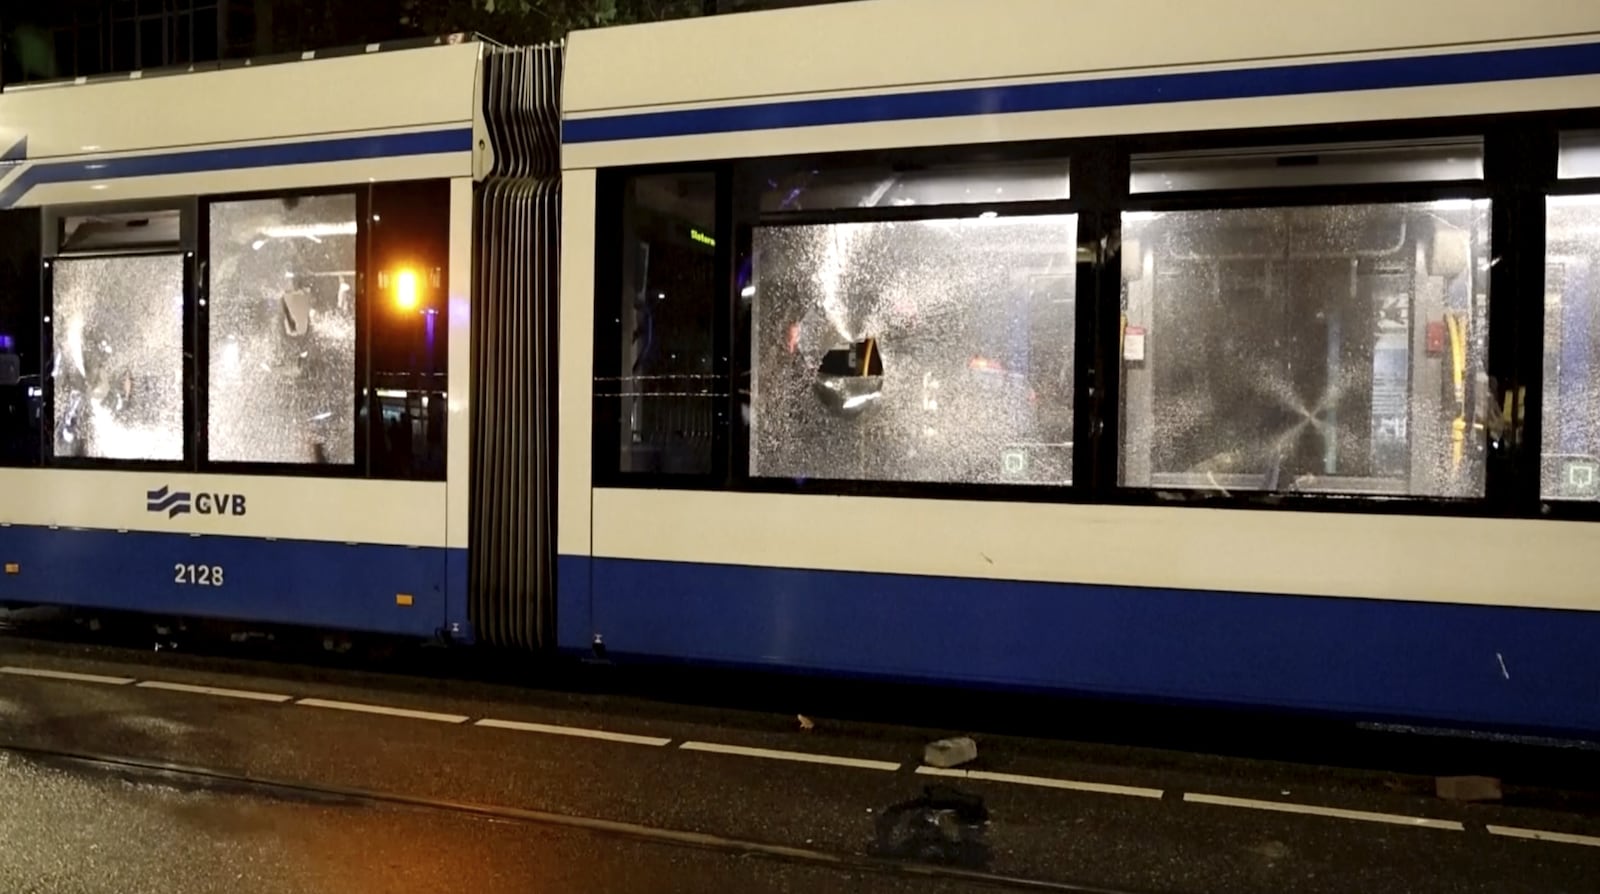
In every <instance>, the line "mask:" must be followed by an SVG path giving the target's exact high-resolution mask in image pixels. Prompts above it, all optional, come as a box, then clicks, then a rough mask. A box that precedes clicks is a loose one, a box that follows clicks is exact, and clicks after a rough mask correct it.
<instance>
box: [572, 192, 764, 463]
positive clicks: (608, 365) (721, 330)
mask: <svg viewBox="0 0 1600 894" xmlns="http://www.w3.org/2000/svg"><path fill="white" fill-rule="evenodd" d="M732 171H733V166H732V165H731V164H730V163H728V162H688V163H681V164H664V165H647V166H639V167H629V168H608V169H603V170H601V171H599V172H597V176H596V179H595V194H596V202H595V243H594V244H595V249H594V251H595V253H594V272H595V277H594V283H595V287H594V321H595V322H594V326H593V332H592V333H591V335H592V338H593V342H592V343H591V350H592V351H593V363H592V364H591V367H592V368H591V370H590V380H589V384H590V414H591V415H590V427H589V428H590V476H591V479H592V481H593V485H594V486H595V487H636V488H647V489H651V490H725V489H727V488H726V483H727V482H728V480H729V477H730V469H731V467H732V464H733V457H732V453H731V449H730V440H729V438H730V431H729V429H730V420H731V418H732V414H734V413H736V412H737V409H738V395H737V393H736V392H735V391H734V389H732V388H730V387H729V383H730V381H731V373H730V366H731V363H730V356H731V352H730V350H729V346H730V344H731V341H732V317H733V314H734V313H735V312H736V311H737V304H736V302H735V300H734V286H733V273H732V271H731V267H732V264H731V263H730V258H731V257H732V248H731V242H732V240H733V229H732V226H731V214H730V213H729V212H730V209H731V207H732V202H733V198H732V189H733V177H732ZM671 175H704V176H710V177H711V178H712V182H713V184H714V187H713V188H714V197H713V202H714V207H715V209H716V211H715V214H716V221H715V223H714V225H713V226H712V233H711V236H712V238H713V239H714V240H715V241H716V245H714V246H713V252H712V282H713V283H714V286H713V289H712V296H711V307H712V331H711V350H712V371H711V375H712V380H711V381H712V389H713V394H714V409H713V411H712V446H711V469H710V470H709V471H707V472H703V473H682V474H680V473H673V472H633V471H624V470H623V469H622V468H621V465H622V462H621V455H620V454H619V453H618V445H619V444H621V442H622V428H621V426H620V424H618V423H617V420H616V418H615V416H616V414H615V412H614V411H613V408H612V402H614V401H616V400H617V399H618V396H617V395H615V394H607V393H604V392H603V391H602V390H601V389H600V388H598V387H596V386H597V385H598V383H599V382H600V381H603V380H612V379H614V378H615V377H617V376H618V375H619V374H620V373H619V371H620V370H621V368H622V351H621V345H622V324H621V322H620V317H619V316H617V301H619V300H620V297H621V295H622V276H623V265H622V264H621V263H620V258H621V255H620V252H621V251H622V244H623V239H624V238H625V236H626V234H625V232H624V230H623V202H624V190H625V188H626V187H627V184H628V183H629V182H630V181H632V180H634V179H637V178H643V177H652V176H671ZM610 319H616V320H617V322H615V323H607V322H605V321H606V320H610Z"/></svg>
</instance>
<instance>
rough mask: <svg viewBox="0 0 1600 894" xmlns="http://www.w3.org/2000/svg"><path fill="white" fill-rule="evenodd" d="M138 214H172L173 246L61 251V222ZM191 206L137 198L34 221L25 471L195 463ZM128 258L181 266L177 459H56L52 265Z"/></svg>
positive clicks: (194, 222) (165, 468) (160, 468)
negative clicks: (35, 333) (31, 460)
mask: <svg viewBox="0 0 1600 894" xmlns="http://www.w3.org/2000/svg"><path fill="white" fill-rule="evenodd" d="M140 211H156V212H159V211H177V212H178V216H179V226H178V229H179V234H178V239H177V241H175V242H168V243H166V244H147V245H140V246H137V247H131V248H126V249H122V250H117V249H115V248H94V247H91V248H88V249H85V250H82V251H73V252H68V253H62V250H61V241H62V240H61V225H62V222H63V221H64V220H66V219H69V218H73V217H82V216H89V215H93V214H126V213H137V212H140ZM197 226H198V217H197V207H196V202H195V200H194V199H193V198H188V197H184V198H170V199H143V200H134V201H123V202H105V203H80V204H71V205H52V206H48V207H45V208H43V209H41V217H40V223H39V237H40V246H39V267H40V270H39V321H40V327H39V330H40V331H39V382H40V386H41V389H42V392H43V393H42V395H41V398H42V400H41V405H40V420H39V464H38V465H37V466H32V467H29V468H46V469H78V470H100V471H119V472H183V471H188V470H189V469H190V468H192V467H193V463H194V459H195V444H194V438H193V432H194V414H195V410H196V407H197V405H198V404H199V399H198V396H197V394H196V392H195V387H196V384H197V383H196V381H195V368H194V363H193V358H192V349H193V346H194V337H195V336H194V332H195V319H194V307H195V290H196V282H197V276H196V273H197V266H198V261H197V258H198V254H197V244H196V235H197V234H196V227H197ZM132 257H181V258H182V263H183V274H182V275H183V300H184V305H183V315H182V320H183V329H182V334H181V336H180V338H181V341H180V343H181V344H182V345H183V346H184V347H185V348H186V349H188V350H187V351H186V355H187V356H184V357H183V358H181V364H182V369H183V412H182V419H183V421H182V425H183V456H182V457H181V458H178V459H110V458H98V457H70V456H56V452H55V438H56V434H55V432H56V415H55V411H56V377H55V375H54V370H55V365H56V322H55V265H56V264H57V263H58V262H60V261H76V260H103V259H114V258H132Z"/></svg>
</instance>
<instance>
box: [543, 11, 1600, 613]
mask: <svg viewBox="0 0 1600 894" xmlns="http://www.w3.org/2000/svg"><path fill="white" fill-rule="evenodd" d="M1578 46H1581V47H1585V48H1586V49H1584V50H1582V51H1579V52H1587V53H1590V54H1591V55H1590V56H1589V57H1588V58H1589V59H1591V60H1600V55H1595V54H1600V5H1595V4H1570V3H1565V2H1562V0H1534V2H1530V3H1525V4H1518V5H1506V4H1503V3H1498V2H1493V0H1467V2H1462V3H1448V4H1446V3H1442V2H1433V0H1427V2H1417V3H1402V4H1395V3H1391V2H1388V0H1354V2H1350V3H1336V4H1311V3H1290V4H1284V3H1281V2H1273V0H1219V2H1214V3H1204V4H1195V3H1181V2H1173V0H1133V2H1132V3H1126V4H1120V5H1118V6H1116V7H1114V8H1109V7H1100V6H1093V5H1091V4H1082V3H1066V2H1062V0H952V2H940V3H926V2H920V0H865V2H857V3H845V4H839V5H831V6H822V7H812V8H803V9H793V10H782V11H775V12H770V13H757V14H749V15H735V16H728V17H723V18H716V19H707V20H694V21H683V22H676V23H669V24H664V25H651V26H640V27H630V28H615V29H608V30H605V31H594V32H583V33H579V34H575V35H573V36H572V37H571V39H570V47H571V49H570V52H569V57H568V75H567V80H566V103H565V115H566V119H567V122H568V142H566V144H565V145H564V146H563V166H564V167H565V168H566V169H567V171H568V177H569V179H568V185H567V202H568V213H567V216H566V233H565V238H567V239H569V240H572V239H574V238H578V239H582V240H584V241H585V242H587V241H588V239H589V235H588V234H591V233H592V232H593V231H594V219H593V215H592V209H589V208H584V207H583V204H582V203H584V202H585V201H588V202H591V203H592V182H593V177H592V175H591V173H590V170H589V169H591V168H603V167H611V166H633V165H650V164H659V163H673V162H685V161H694V160H712V159H721V158H735V157H758V156H766V155H800V154H806V153H814V152H832V151H856V150H869V149H881V148H899V147H914V146H941V145H956V144H972V143H988V142H999V141H1023V140H1047V139H1067V138H1075V137H1086V136H1102V135H1118V134H1138V133H1148V132H1183V131H1201V130H1218V129H1234V128H1241V129H1242V128H1265V127H1278V126H1286V125H1302V124H1319V123H1320V124H1327V123H1338V122H1353V121H1378V120H1401V119H1415V118H1433V117H1440V116H1452V115H1479V114H1492V113H1506V112H1515V111H1532V110H1549V109H1560V108H1586V107H1592V106H1595V105H1600V74H1597V73H1593V72H1590V73H1586V74H1581V75H1571V76H1568V75H1563V76H1551V77H1541V78H1529V79H1524V80H1496V78H1497V77H1499V76H1500V73H1499V72H1496V71H1492V70H1488V71H1484V72H1483V74H1482V78H1483V81H1484V82H1482V83H1463V82H1457V83H1448V84H1439V85H1432V86H1401V87H1387V88H1380V89H1352V90H1347V91H1344V92H1340V91H1337V90H1325V91H1315V90H1310V91H1302V92H1300V93H1299V94H1298V95H1292V96H1273V95H1262V96H1256V97H1238V98H1222V99H1207V100H1203V101H1191V102H1171V101H1164V100H1150V101H1147V102H1144V103H1142V104H1129V105H1112V104H1102V105H1100V106H1098V107H1088V106H1084V107H1076V108H1065V109H1060V110H1048V109H1045V110H1034V111H1026V112H1018V113H1010V114H984V113H965V112H963V113H951V114H948V115H944V116H942V117H941V116H935V115H931V114H930V115H925V116H922V117H916V116H913V115H903V116H901V117H900V118H899V119H898V120H866V116H865V113H860V115H859V116H858V117H859V119H860V120H854V121H851V122H849V123H827V124H810V125H796V126H783V127H768V128H767V129H741V127H740V126H739V125H738V122H739V121H740V120H741V116H742V113H741V112H740V111H739V110H743V109H750V110H757V109H762V110H765V111H771V110H772V109H774V108H778V107H780V105H781V104H785V103H795V104H797V105H804V104H805V103H808V102H811V101H826V100H835V99H839V98H844V97H880V98H883V97H888V98H894V97H902V98H903V97H904V96H906V95H908V94H931V93H933V92H935V91H958V90H974V89H977V88H985V87H997V86H998V87H1014V86H1018V85H1026V84H1041V83H1062V82H1070V81H1085V82H1087V81H1096V80H1100V81H1105V80H1108V79H1116V78H1131V77H1136V76H1144V75H1151V76H1156V75H1165V74H1174V73H1176V74H1183V73H1200V72H1216V71H1236V72H1251V71H1256V70H1259V69H1271V68H1274V67H1280V68H1281V67H1284V66H1297V65H1310V64H1316V63H1326V62H1346V61H1350V62H1361V61H1370V60H1381V59H1414V58H1417V57H1427V56H1433V55H1441V54H1445V55H1448V54H1463V53H1476V52H1480V51H1493V50H1506V49H1537V48H1549V47H1578ZM1262 77H1263V78H1270V77H1271V75H1270V74H1263V75H1262ZM1250 89H1256V88H1250ZM1261 89H1262V92H1263V93H1264V94H1265V93H1270V92H1271V91H1270V89H1268V88H1261ZM691 110H698V111H700V112H707V113H708V114H709V113H710V112H716V113H717V114H716V115H711V116H710V117H704V116H703V117H701V118H698V119H693V121H699V122H701V123H702V124H704V126H699V127H698V129H696V128H697V125H695V124H694V123H693V121H690V119H691V118H693V116H686V117H682V118H680V119H679V121H678V123H677V124H676V125H673V126H676V127H678V130H677V131H676V132H670V131H672V127H670V126H669V127H667V128H666V129H665V130H663V131H662V133H663V134H664V135H660V136H650V135H636V136H627V137H625V138H620V137H619V138H608V137H601V136H593V134H594V133H596V131H595V130H593V129H592V127H593V125H594V124H595V122H606V121H611V122H615V121H619V120H624V119H627V118H628V117H629V116H660V115H664V114H671V113H675V112H683V111H691ZM784 114H787V113H784ZM851 114H857V113H854V112H853V113H851ZM713 118H714V119H715V123H705V122H710V121H712V120H713ZM748 120H750V121H751V122H757V121H767V120H771V119H770V118H762V117H760V116H759V115H757V114H756V113H755V112H754V111H752V112H751V114H750V115H749V116H748ZM685 121H689V123H687V124H685V123H684V122H685ZM730 122H732V123H730ZM751 126H752V127H754V126H756V125H755V124H752V125H751ZM586 127H588V128H591V129H590V130H588V131H585V130H584V128H586ZM646 129H648V128H646ZM580 178H581V179H580ZM580 185H581V188H582V190H583V192H580ZM580 210H581V213H580ZM593 259H594V253H593V251H592V250H591V247H589V246H588V245H587V244H586V245H585V246H584V247H583V248H582V250H578V249H577V248H575V247H573V246H572V244H571V243H570V242H569V247H568V250H567V251H566V253H565V254H564V260H565V263H566V264H567V267H566V269H565V270H564V271H563V290H564V291H563V303H562V330H563V346H564V350H568V351H572V350H576V351H578V352H580V353H583V354H584V355H585V357H586V358H587V356H588V352H589V350H590V348H589V346H590V345H591V344H592V333H591V332H589V331H588V327H589V325H590V317H591V316H592V315H593V313H594V296H593V283H594V273H595V271H594V269H593V267H594V260H593ZM579 268H581V269H579ZM602 312H603V308H602ZM585 363H588V361H587V359H586V360H585ZM588 374H589V373H588V370H587V369H586V368H585V367H584V366H583V365H581V364H578V363H576V362H575V361H574V362H572V363H565V364H564V369H563V375H564V376H566V377H567V378H566V379H565V380H564V383H563V401H562V411H563V417H562V421H561V430H562V431H563V433H564V437H563V443H562V454H561V457H562V463H563V482H562V483H563V486H562V491H561V493H562V499H563V503H564V504H569V503H572V502H574V501H575V500H576V499H578V498H577V496H576V495H575V493H574V490H575V488H576V487H579V486H584V487H587V484H586V481H584V480H580V479H579V478H578V475H577V473H576V472H575V471H573V469H574V467H576V466H581V467H583V468H585V469H587V468H588V465H589V457H590V454H589V443H588V441H587V439H584V440H581V441H580V440H578V439H576V438H574V437H573V434H572V433H573V432H582V433H584V434H587V433H588V432H589V431H590V418H589V417H590V400H589V398H590V394H591V392H590V391H589V390H588V383H587V381H586V382H585V385H584V387H585V390H584V391H583V392H582V393H574V389H575V386H574V384H573V379H572V377H573V376H574V375H588ZM590 491H591V492H592V503H591V505H587V506H584V507H583V511H581V512H580V511H579V510H578V509H577V508H568V507H567V506H565V505H564V508H563V515H562V521H563V530H562V534H561V551H562V552H563V553H566V554H573V555H593V556H596V557H607V558H629V559H652V560H662V561H672V562H689V563H694V562H702V563H713V564H723V565H750V566H766V567H780V568H798V569H816V570H841V571H861V572H879V573H887V574H913V575H944V576H951V577H957V578H999V579H1007V580H1021V581H1043V582H1058V583H1081V584H1100V585H1119V586H1132V587H1156V588H1178V589H1193V590H1223V591H1235V592H1247V593H1263V594H1314V595H1320V596H1344V597H1359V598H1382V599H1395V600H1410V601H1424V602H1426V601H1436V602H1469V603H1478V604H1486V605H1487V604H1495V605H1523V606H1530V607H1531V606H1537V607H1546V608H1566V609H1585V610H1600V592H1597V591H1596V589H1595V588H1594V587H1593V585H1592V583H1591V582H1592V581H1594V580H1596V579H1600V552H1596V551H1595V550H1594V549H1592V548H1591V546H1592V541H1593V539H1594V537H1595V530H1596V529H1595V528H1594V527H1592V526H1589V525H1584V524H1576V523H1556V522H1546V521H1537V520H1504V519H1485V518H1436V517H1407V516H1396V515H1381V516H1380V515H1367V514H1347V513H1292V512H1273V511H1243V510H1206V509H1197V508H1166V507H1117V506H1084V505H1047V504H1020V503H990V502H966V501H944V500H904V499H888V498H868V497H829V496H793V495H777V494H758V493H724V492H711V493H708V492H685V491H677V490H674V491H650V490H622V489H590ZM591 512H592V522H591V524H592V531H593V534H592V537H593V544H592V550H590V551H586V550H585V549H584V545H585V544H584V538H583V537H582V536H580V535H578V534H576V533H574V532H572V531H570V530H569V529H568V528H567V525H570V524H572V523H575V522H577V521H578V520H579V519H581V518H582V517H583V516H584V515H585V514H586V513H591Z"/></svg>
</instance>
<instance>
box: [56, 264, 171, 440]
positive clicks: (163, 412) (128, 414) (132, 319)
mask: <svg viewBox="0 0 1600 894" xmlns="http://www.w3.org/2000/svg"><path fill="white" fill-rule="evenodd" d="M183 274H184V257H183V255H180V254H170V255H146V256H129V257H112V258H61V259H57V260H56V261H54V262H53V263H52V264H51V302H50V303H51V310H50V321H49V326H50V332H51V353H52V361H51V372H50V375H51V388H52V389H53V393H52V395H51V400H52V404H53V420H52V421H53V431H54V455H55V456H56V457H58V458H75V459H117V460H165V461H175V460H181V459H183V457H184V419H183V415H184V414H183V411H184V345H183V318H184V307H185V301H184V285H183Z"/></svg>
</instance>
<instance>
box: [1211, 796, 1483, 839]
mask: <svg viewBox="0 0 1600 894" xmlns="http://www.w3.org/2000/svg"><path fill="white" fill-rule="evenodd" d="M1183 800H1185V801H1189V802H1191V803H1194V804H1215V805H1218V806H1221V807H1245V808H1248V809H1250V810H1271V811H1276V812H1278V813H1301V814H1309V815H1311V816H1331V817H1335V818H1337V819H1347V820H1361V821H1363V822H1368V823H1389V824H1390V825H1395V826H1416V827H1418V828H1423V829H1445V830H1448V831H1451V832H1465V831H1466V827H1465V826H1463V825H1461V823H1459V822H1457V821H1455V820H1442V819H1429V818H1427V817H1422V816H1402V815H1401V814H1398V813H1374V812H1372V811H1369V810H1346V809H1344V808H1342V807H1317V806H1314V805H1311V804H1291V803H1289V802H1288V801H1257V800H1256V799H1254V798H1230V797H1226V796H1224V795H1203V794H1199V793H1197V792H1184V794H1183Z"/></svg>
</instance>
